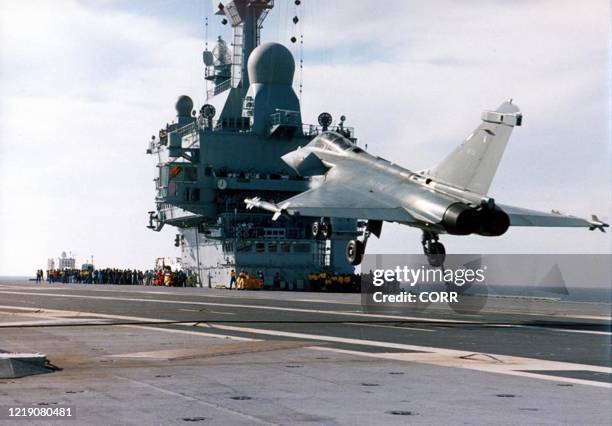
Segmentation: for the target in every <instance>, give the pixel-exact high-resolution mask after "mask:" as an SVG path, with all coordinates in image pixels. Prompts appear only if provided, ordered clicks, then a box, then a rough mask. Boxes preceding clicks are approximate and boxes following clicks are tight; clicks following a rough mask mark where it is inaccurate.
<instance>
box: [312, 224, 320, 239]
mask: <svg viewBox="0 0 612 426" xmlns="http://www.w3.org/2000/svg"><path fill="white" fill-rule="evenodd" d="M310 232H311V233H312V238H319V233H320V232H321V227H320V225H319V222H312V225H311V228H310Z"/></svg>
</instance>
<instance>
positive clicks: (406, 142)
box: [0, 0, 612, 275]
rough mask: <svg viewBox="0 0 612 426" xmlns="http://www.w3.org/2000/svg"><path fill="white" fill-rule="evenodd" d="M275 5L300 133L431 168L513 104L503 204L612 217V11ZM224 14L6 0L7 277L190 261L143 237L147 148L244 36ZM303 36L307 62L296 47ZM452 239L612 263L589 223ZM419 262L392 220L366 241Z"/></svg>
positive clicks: (558, 4)
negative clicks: (220, 46) (71, 264)
mask: <svg viewBox="0 0 612 426" xmlns="http://www.w3.org/2000/svg"><path fill="white" fill-rule="evenodd" d="M275 3H276V7H275V9H274V10H273V11H272V12H271V13H270V15H269V17H268V18H267V20H266V22H265V24H264V29H263V37H262V38H263V40H264V41H278V42H281V43H284V44H287V45H288V47H290V49H291V50H292V52H293V53H294V55H295V56H296V58H299V57H300V56H301V57H302V58H303V64H304V67H303V70H302V71H301V72H300V71H298V73H297V74H296V79H298V78H299V79H301V81H302V83H303V92H302V94H301V95H300V99H301V102H302V115H303V121H304V122H306V123H315V122H316V117H317V115H318V114H319V113H320V112H322V111H329V112H330V113H332V115H333V116H334V117H339V116H340V115H346V117H347V122H346V124H347V125H349V126H353V127H355V134H356V136H357V137H358V140H359V143H360V145H361V146H364V145H365V144H367V145H368V149H369V150H370V151H371V152H372V153H374V154H376V155H380V156H382V157H385V158H387V159H389V160H391V161H394V162H396V163H398V164H400V165H402V166H404V167H407V168H409V169H412V170H420V169H424V168H428V167H430V166H432V165H434V164H436V163H437V162H439V161H440V160H441V159H442V158H443V157H444V156H445V155H446V154H447V153H449V152H450V151H451V150H452V149H453V148H454V147H455V146H456V145H457V144H459V143H460V142H461V141H462V140H463V139H464V138H465V137H466V136H467V135H468V134H470V133H471V131H472V130H473V129H474V128H476V127H477V126H478V124H479V120H480V113H481V111H482V110H484V109H494V108H496V107H497V106H498V105H499V104H501V103H502V102H503V101H505V100H507V99H509V98H512V99H514V103H515V104H516V105H518V106H519V107H520V108H521V109H522V112H523V115H524V123H523V126H522V127H520V128H517V129H515V131H514V133H513V136H512V138H511V140H510V142H509V144H508V147H507V149H506V153H505V154H504V158H503V159H502V162H501V165H500V167H499V169H498V172H497V175H496V178H495V180H494V182H493V185H492V187H491V191H490V195H491V196H493V197H494V198H495V199H496V200H497V201H498V202H501V203H504V204H511V205H517V206H522V207H528V208H534V209H540V210H544V211H549V210H550V209H552V208H554V209H560V210H561V211H562V212H565V213H570V214H574V215H578V216H589V215H590V214H592V213H596V214H598V215H600V216H602V217H605V218H607V219H609V218H610V216H611V215H610V212H611V187H610V186H611V170H610V164H611V163H612V162H611V161H610V160H611V144H610V116H611V112H612V111H611V106H610V81H609V76H610V2H609V1H606V0H590V1H584V2H575V1H562V0H550V1H543V0H542V1H540V0H534V1H515V2H504V1H485V0H467V1H464V2H461V4H460V6H459V5H458V3H457V2H453V1H443V0H436V1H431V2H423V1H405V0H397V1H392V0H388V1H385V2H380V1H374V0H372V1H369V0H353V1H350V0H345V1H334V2H328V1H324V0H303V1H302V5H301V6H299V7H296V6H294V4H293V2H292V1H287V0H277V1H276V2H275ZM211 11H212V6H211V3H210V2H208V1H206V0H202V1H195V0H191V1H189V0H180V1H179V0H174V1H144V0H143V1H127V0H125V1H119V0H83V1H75V0H56V1H53V2H50V1H33V0H19V1H17V0H5V1H2V2H0V275H29V274H32V273H33V271H34V270H35V269H37V268H46V260H47V259H48V258H50V257H57V256H59V254H60V253H61V252H62V251H66V252H72V253H73V254H75V255H76V257H77V262H78V263H84V262H86V261H87V260H89V259H90V258H91V256H94V260H95V263H96V264H97V265H98V266H113V267H135V268H142V269H144V268H150V267H152V266H153V262H154V259H155V258H157V257H162V256H178V255H179V252H178V249H176V248H175V247H174V246H173V238H174V234H175V232H174V230H173V229H172V228H171V227H165V228H164V229H163V230H162V232H160V233H155V232H152V231H150V230H148V229H146V225H147V217H148V216H147V211H149V210H153V209H154V183H153V177H154V173H155V160H154V158H153V157H151V156H147V155H146V154H145V149H146V146H147V142H148V140H149V139H150V137H151V135H152V134H155V133H157V131H158V129H159V128H160V127H163V126H164V125H165V123H167V122H170V121H172V120H173V119H174V115H175V113H174V102H175V100H176V98H177V97H178V95H181V94H187V95H189V96H191V97H192V98H193V99H194V101H195V104H196V108H199V105H201V104H202V103H203V101H204V80H203V78H202V77H203V71H204V70H203V65H202V62H201V52H202V50H203V48H204V46H205V36H206V35H208V40H210V41H211V43H212V41H213V40H215V38H216V36H217V35H223V36H224V37H225V38H226V39H229V34H230V29H229V28H228V27H227V26H222V25H220V24H219V20H220V18H219V17H218V16H215V15H213V14H212V12H211ZM296 13H297V14H298V16H299V17H300V18H301V20H300V22H299V24H298V25H294V24H293V23H292V22H291V18H292V17H293V16H294V15H295V14H296ZM206 16H208V19H209V21H208V22H209V25H208V30H207V31H206V30H205V26H204V22H205V21H204V20H205V17H206ZM300 35H303V39H304V45H303V53H302V54H300V50H299V44H295V45H293V44H291V43H290V41H289V39H290V38H291V37H292V36H297V37H298V38H299V36H300ZM296 81H297V80H296ZM296 87H297V85H296ZM443 241H444V242H445V245H446V247H447V252H454V253H461V252H463V253H610V251H611V240H610V233H607V234H601V233H600V232H588V231H586V230H584V229H542V228H537V229H530V228H514V229H510V230H509V231H508V232H507V233H506V234H505V235H504V236H502V237H499V238H486V237H478V236H470V237H452V236H443ZM419 250H420V231H418V230H416V229H410V228H408V227H404V226H400V225H393V224H385V226H384V228H383V233H382V236H381V239H380V240H375V239H372V240H371V241H370V243H369V245H368V251H369V252H371V253H414V252H418V251H419Z"/></svg>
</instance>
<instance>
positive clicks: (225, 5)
mask: <svg viewBox="0 0 612 426" xmlns="http://www.w3.org/2000/svg"><path fill="white" fill-rule="evenodd" d="M298 3H299V2H298ZM214 7H215V10H216V14H217V15H220V17H219V20H221V19H223V21H224V22H225V23H227V24H229V25H230V26H231V27H232V31H233V35H232V41H231V47H230V46H228V43H227V42H225V41H224V40H223V39H222V38H221V37H219V38H218V40H217V42H216V44H215V46H214V48H213V49H211V50H206V51H204V52H203V61H204V65H205V76H206V81H207V87H208V88H207V90H206V99H207V101H206V103H205V104H204V105H202V106H200V107H199V108H197V109H198V111H199V112H196V111H195V109H194V103H193V100H192V99H191V98H190V97H189V96H186V95H183V96H180V97H179V98H178V101H177V102H176V120H175V121H174V122H173V123H172V124H168V125H166V126H165V127H164V128H162V129H161V130H160V131H159V135H158V136H154V137H153V138H152V140H151V141H150V144H149V148H148V150H147V152H148V153H149V154H151V155H153V156H154V157H155V158H156V159H157V165H156V167H157V170H158V177H157V178H156V179H155V182H156V196H155V206H156V210H154V211H151V212H149V228H151V229H153V230H157V231H158V230H160V229H161V228H162V227H163V226H165V225H169V226H174V227H176V228H177V230H178V233H177V237H176V240H175V244H176V245H177V246H180V247H181V257H182V262H183V267H184V268H185V269H186V270H187V271H190V272H195V273H197V274H198V276H199V277H200V282H201V283H202V284H203V285H204V286H215V285H227V284H228V283H229V280H230V273H231V271H232V270H234V271H236V273H239V272H242V271H244V272H246V273H248V274H250V275H251V276H259V277H263V281H264V285H265V286H271V285H272V284H273V282H274V279H275V277H276V279H277V285H278V284H280V285H281V286H282V287H283V288H294V289H307V288H308V280H307V277H308V275H309V274H312V273H320V272H325V273H329V274H336V275H338V274H351V273H352V272H353V270H354V268H353V266H352V265H351V264H349V263H348V261H347V260H346V256H345V254H344V253H345V247H346V243H347V241H349V240H351V239H352V238H354V237H355V235H357V234H358V233H357V221H355V220H352V219H331V221H328V222H326V223H325V225H326V224H327V223H331V229H329V227H328V228H327V229H328V230H329V231H330V232H327V233H325V232H322V234H323V235H324V238H318V239H313V238H312V233H311V229H312V226H313V223H315V222H317V220H316V219H313V218H307V217H302V218H285V217H283V218H281V219H279V220H276V221H273V220H272V216H271V215H270V214H267V213H266V212H263V211H259V212H256V211H252V210H247V208H246V206H245V204H244V201H243V200H244V199H245V198H249V197H250V198H253V197H256V196H261V197H264V198H265V199H267V200H276V201H279V200H282V199H286V198H289V197H290V196H292V195H295V194H298V193H300V192H303V191H305V190H306V189H308V180H306V179H304V178H303V177H300V176H298V175H297V174H296V172H295V171H293V170H292V169H291V168H289V167H288V166H287V165H286V164H285V163H284V162H283V161H282V160H281V158H280V157H281V156H282V155H283V154H286V153H287V152H289V151H292V150H295V149H296V148H298V147H299V146H305V145H306V144H308V142H310V141H311V140H312V139H313V138H314V137H316V136H317V135H318V134H320V133H321V132H322V131H325V130H335V131H338V132H340V133H342V134H344V135H345V136H347V137H349V138H351V139H352V140H353V141H356V139H355V138H354V134H353V129H352V128H349V127H345V126H344V118H343V117H342V119H341V121H340V122H339V124H338V126H332V121H333V119H332V117H331V115H330V114H328V113H325V112H322V113H321V114H320V115H319V117H318V125H313V124H304V123H303V121H302V116H301V110H300V102H299V99H298V96H297V95H296V93H295V91H294V89H293V79H294V74H295V59H294V58H293V55H292V54H291V52H290V51H289V49H287V48H286V47H285V46H283V45H281V44H278V43H265V44H260V38H261V35H260V31H261V29H262V26H263V22H264V20H265V19H266V16H267V14H268V12H269V11H270V10H271V9H272V8H273V7H274V1H273V0H259V1H247V0H235V1H230V2H220V3H218V4H217V3H215V6H214ZM298 7H299V6H298ZM332 229H333V232H331V230H332Z"/></svg>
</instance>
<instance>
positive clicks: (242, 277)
mask: <svg viewBox="0 0 612 426" xmlns="http://www.w3.org/2000/svg"><path fill="white" fill-rule="evenodd" d="M247 276H248V275H247V273H246V272H245V271H241V272H240V274H238V280H236V289H243V288H244V283H245V281H246V279H247Z"/></svg>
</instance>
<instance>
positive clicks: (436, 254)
mask: <svg viewBox="0 0 612 426" xmlns="http://www.w3.org/2000/svg"><path fill="white" fill-rule="evenodd" d="M426 254H427V261H428V262H429V264H430V265H431V266H433V267H434V268H438V267H440V266H442V265H444V260H445V259H446V249H445V248H444V245H443V244H442V243H440V242H438V241H434V242H433V243H431V244H429V245H428V247H427V253H426Z"/></svg>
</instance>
